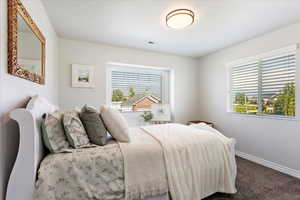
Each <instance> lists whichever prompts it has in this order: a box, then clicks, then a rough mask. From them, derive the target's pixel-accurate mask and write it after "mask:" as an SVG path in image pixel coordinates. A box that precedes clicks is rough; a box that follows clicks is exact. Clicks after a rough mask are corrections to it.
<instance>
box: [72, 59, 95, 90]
mask: <svg viewBox="0 0 300 200" xmlns="http://www.w3.org/2000/svg"><path fill="white" fill-rule="evenodd" d="M72 87H78V88H95V67H94V66H92V65H79V64H72Z"/></svg>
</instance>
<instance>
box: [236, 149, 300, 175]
mask: <svg viewBox="0 0 300 200" xmlns="http://www.w3.org/2000/svg"><path fill="white" fill-rule="evenodd" d="M236 155H237V156H239V157H241V158H244V159H246V160H250V161H252V162H255V163H257V164H260V165H263V166H265V167H269V168H271V169H274V170H277V171H279V172H282V173H284V174H288V175H290V176H293V177H296V178H299V179H300V171H299V170H295V169H291V168H288V167H285V166H282V165H280V164H277V163H274V162H271V161H268V160H265V159H262V158H259V157H256V156H253V155H250V154H246V153H243V152H240V151H236Z"/></svg>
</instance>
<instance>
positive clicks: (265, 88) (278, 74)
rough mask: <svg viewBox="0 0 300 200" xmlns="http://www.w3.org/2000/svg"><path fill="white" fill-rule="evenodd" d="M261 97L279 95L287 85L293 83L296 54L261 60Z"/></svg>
mask: <svg viewBox="0 0 300 200" xmlns="http://www.w3.org/2000/svg"><path fill="white" fill-rule="evenodd" d="M261 71H262V96H263V97H269V96H270V95H276V94H279V93H280V92H281V91H282V90H283V89H284V88H285V87H286V86H287V85H288V84H291V83H294V82H295V73H296V54H295V52H294V53H290V54H287V55H283V56H277V57H273V58H266V59H262V61H261Z"/></svg>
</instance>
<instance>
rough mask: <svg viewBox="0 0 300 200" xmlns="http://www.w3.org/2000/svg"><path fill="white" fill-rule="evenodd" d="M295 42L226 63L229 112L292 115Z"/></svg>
mask: <svg viewBox="0 0 300 200" xmlns="http://www.w3.org/2000/svg"><path fill="white" fill-rule="evenodd" d="M296 49H297V47H296V45H293V46H289V47H286V48H283V49H278V50H275V51H272V52H269V53H265V54H262V55H259V56H256V57H252V58H247V59H245V62H243V61H241V60H240V61H238V64H230V99H231V104H230V106H231V111H233V112H239V113H248V114H249V113H250V114H272V115H284V116H295V102H296V101H295V92H296V89H295V87H296V86H295V80H296Z"/></svg>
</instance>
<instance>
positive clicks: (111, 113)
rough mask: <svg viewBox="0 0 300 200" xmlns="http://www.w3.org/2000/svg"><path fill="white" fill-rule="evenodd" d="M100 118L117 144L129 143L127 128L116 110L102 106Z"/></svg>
mask: <svg viewBox="0 0 300 200" xmlns="http://www.w3.org/2000/svg"><path fill="white" fill-rule="evenodd" d="M101 117H102V120H103V122H104V124H105V126H106V128H107V130H108V132H109V133H110V134H111V136H112V137H113V138H115V139H116V140H117V141H119V142H130V138H129V126H128V124H127V122H126V120H125V118H124V117H123V116H122V114H121V113H120V112H119V111H118V110H115V109H113V108H111V107H108V106H102V107H101Z"/></svg>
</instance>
